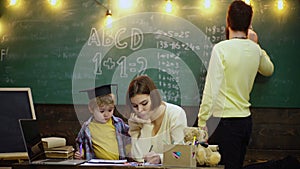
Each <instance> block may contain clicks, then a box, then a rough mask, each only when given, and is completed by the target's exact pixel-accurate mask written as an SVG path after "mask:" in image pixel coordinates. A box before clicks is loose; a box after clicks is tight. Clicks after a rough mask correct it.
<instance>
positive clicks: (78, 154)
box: [74, 151, 83, 160]
mask: <svg viewBox="0 0 300 169" xmlns="http://www.w3.org/2000/svg"><path fill="white" fill-rule="evenodd" d="M74 158H75V159H79V160H81V159H83V155H82V154H80V152H79V151H76V152H75V154H74Z"/></svg>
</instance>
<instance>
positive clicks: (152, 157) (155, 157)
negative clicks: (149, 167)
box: [144, 151, 161, 164]
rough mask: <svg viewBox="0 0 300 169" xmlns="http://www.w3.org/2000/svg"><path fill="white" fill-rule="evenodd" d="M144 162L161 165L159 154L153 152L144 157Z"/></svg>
mask: <svg viewBox="0 0 300 169" xmlns="http://www.w3.org/2000/svg"><path fill="white" fill-rule="evenodd" d="M144 160H145V162H147V163H150V164H160V163H161V160H160V156H159V154H157V153H155V152H153V151H151V152H149V153H147V154H146V155H145V156H144Z"/></svg>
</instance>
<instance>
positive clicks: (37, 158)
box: [19, 119, 85, 165]
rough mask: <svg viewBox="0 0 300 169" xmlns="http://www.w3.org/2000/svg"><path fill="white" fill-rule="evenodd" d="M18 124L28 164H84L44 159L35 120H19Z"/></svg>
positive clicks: (65, 160) (73, 160)
mask: <svg viewBox="0 0 300 169" xmlns="http://www.w3.org/2000/svg"><path fill="white" fill-rule="evenodd" d="M19 123H20V127H21V132H22V136H23V140H24V145H25V147H26V151H27V153H28V158H29V163H30V164H40V165H41V164H45V165H78V164H81V163H84V162H85V160H75V159H52V158H51V159H46V155H45V150H44V148H43V143H42V138H41V135H40V132H39V129H38V122H37V120H34V119H20V120H19Z"/></svg>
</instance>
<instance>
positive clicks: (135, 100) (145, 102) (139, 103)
mask: <svg viewBox="0 0 300 169" xmlns="http://www.w3.org/2000/svg"><path fill="white" fill-rule="evenodd" d="M130 101H131V105H132V107H133V110H134V112H135V113H136V115H137V116H138V117H139V118H141V119H144V120H148V119H149V118H150V115H151V97H150V95H148V94H137V95H135V96H133V97H131V98H130Z"/></svg>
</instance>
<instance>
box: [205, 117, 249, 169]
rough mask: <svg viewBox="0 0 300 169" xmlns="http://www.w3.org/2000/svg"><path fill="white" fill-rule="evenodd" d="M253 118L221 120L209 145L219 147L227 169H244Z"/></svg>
mask: <svg viewBox="0 0 300 169" xmlns="http://www.w3.org/2000/svg"><path fill="white" fill-rule="evenodd" d="M251 131H252V118H251V116H249V117H243V118H221V119H220V122H219V125H218V126H217V128H216V130H215V131H214V133H213V134H212V136H211V137H210V138H209V140H208V143H209V144H217V145H219V152H220V154H221V162H220V163H221V164H224V165H225V169H242V168H243V162H244V159H245V155H246V150H247V146H248V144H249V140H250V137H251Z"/></svg>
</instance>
